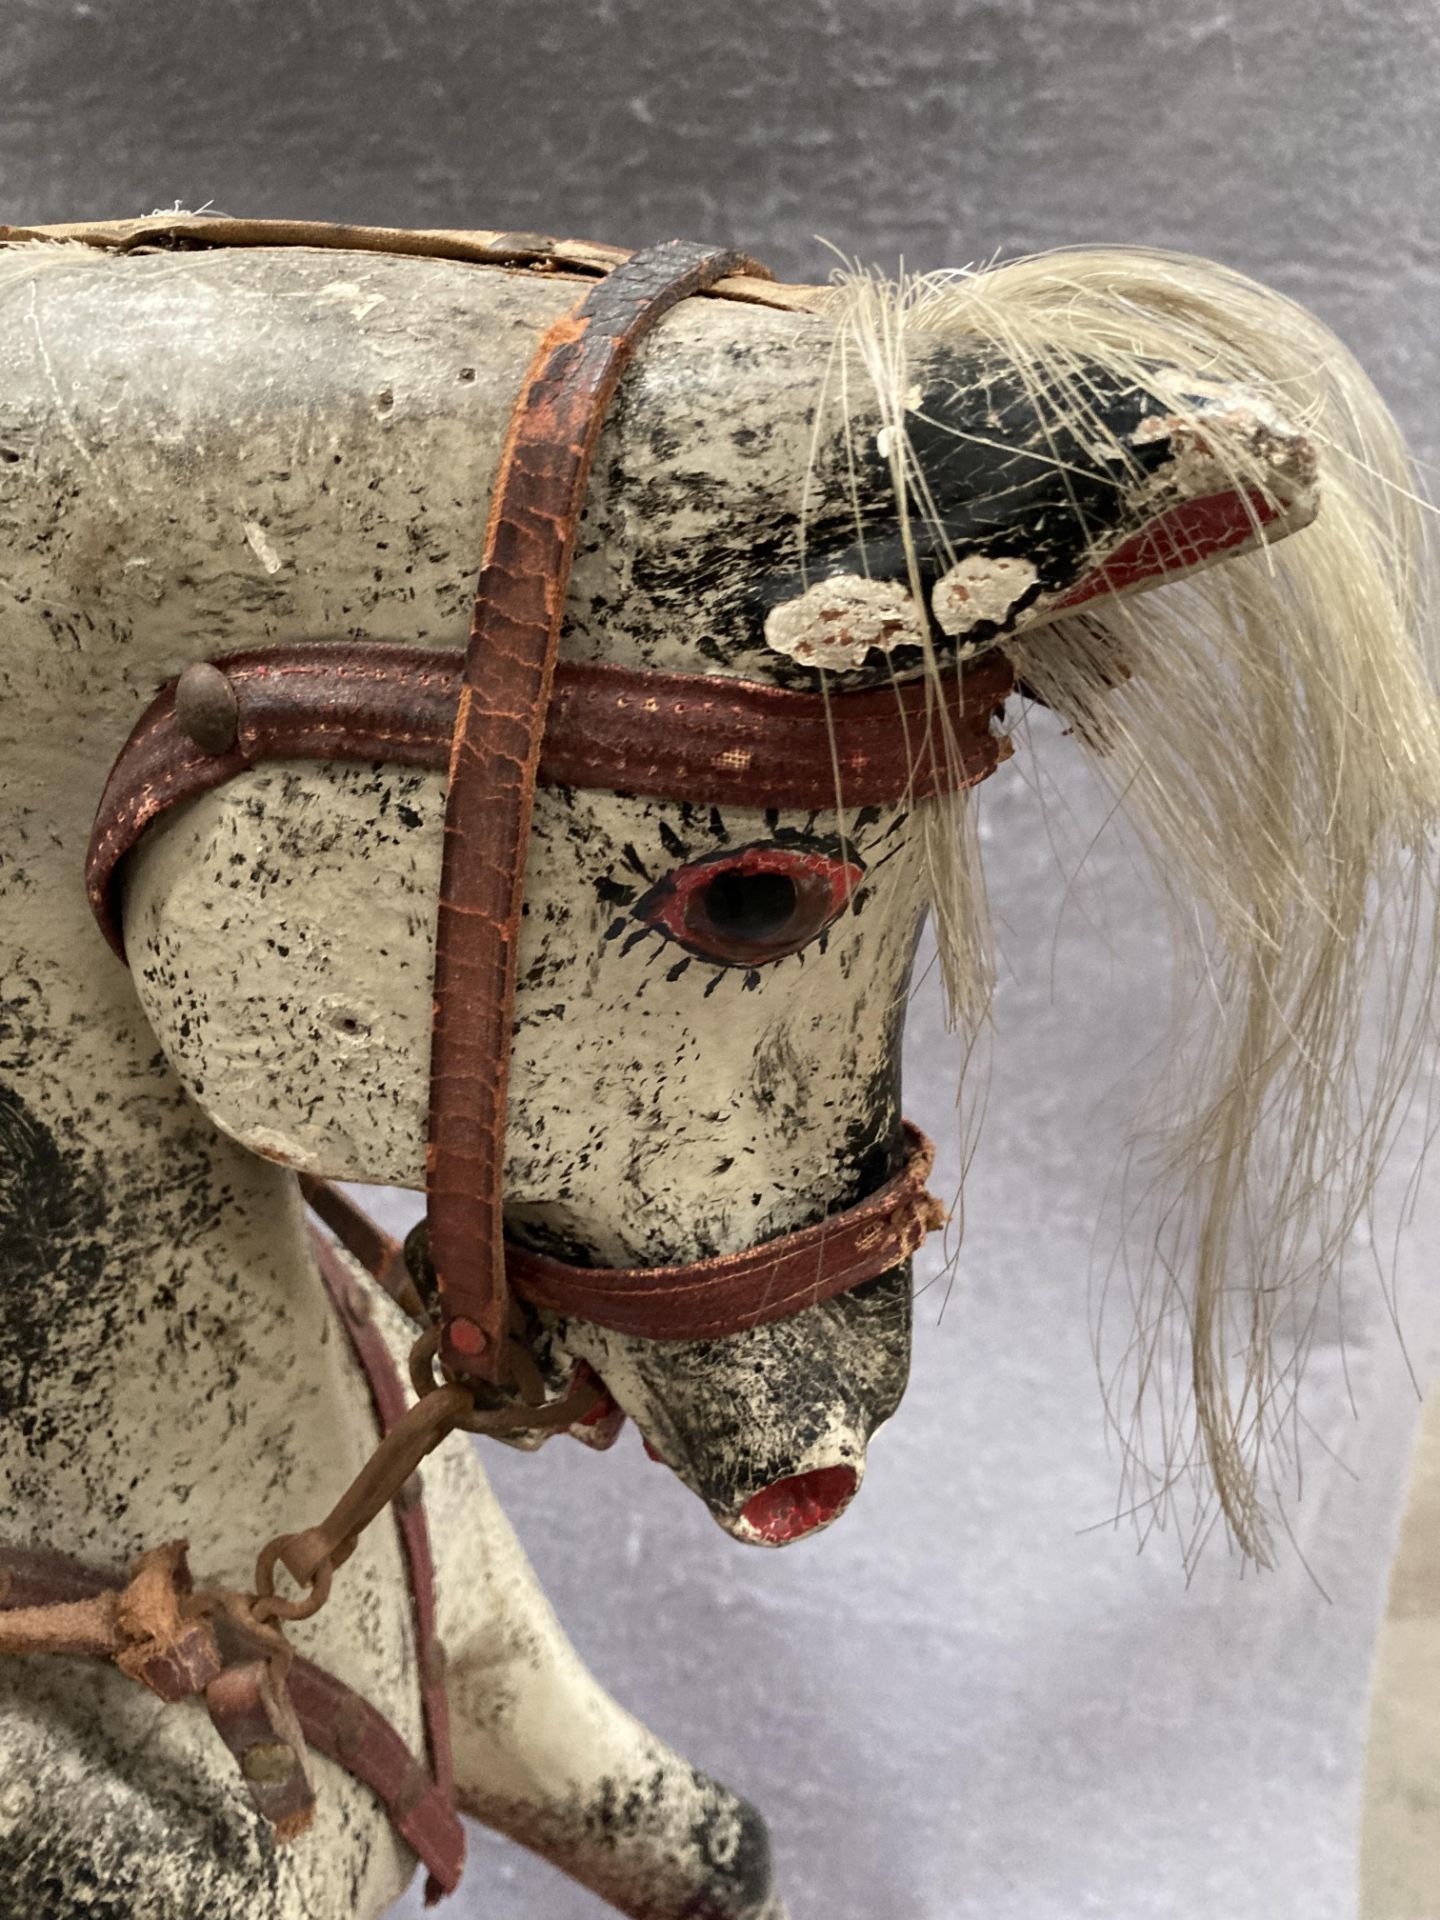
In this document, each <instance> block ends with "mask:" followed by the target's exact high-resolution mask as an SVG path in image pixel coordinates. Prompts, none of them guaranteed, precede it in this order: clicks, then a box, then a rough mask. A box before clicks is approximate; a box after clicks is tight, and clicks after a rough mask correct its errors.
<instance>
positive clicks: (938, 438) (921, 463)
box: [760, 350, 1317, 656]
mask: <svg viewBox="0 0 1440 1920" xmlns="http://www.w3.org/2000/svg"><path fill="white" fill-rule="evenodd" d="M897 470H898V472H899V474H901V475H903V479H904V483H905V484H904V490H905V493H906V494H907V496H908V501H909V505H908V511H907V512H906V514H905V515H904V516H902V514H901V513H900V511H899V509H898V508H897V494H898V491H899V489H898V488H897ZM851 472H852V474H853V482H852V486H851V490H850V492H851V499H850V506H851V510H852V511H851V518H850V522H849V525H848V526H847V527H846V528H845V529H844V532H843V535H842V537H841V538H840V539H839V540H837V541H833V542H829V543H827V542H826V540H825V539H824V536H823V531H822V530H821V529H820V528H819V527H818V525H817V527H816V529H815V531H814V532H813V533H812V535H811V538H810V539H809V541H808V542H807V548H806V566H805V574H806V582H808V583H809V584H808V587H807V584H806V582H802V581H801V580H800V579H799V578H798V576H796V575H786V576H783V577H780V578H772V579H771V580H769V581H768V582H766V583H764V585H763V586H762V587H761V589H760V592H761V594H762V596H763V598H764V600H765V601H766V602H767V603H768V604H767V617H768V616H770V615H773V614H774V613H776V612H777V611H778V610H779V609H782V608H783V609H784V610H785V611H784V614H783V616H782V618H784V619H786V620H789V621H791V622H792V623H793V621H794V619H795V618H796V615H795V613H793V612H792V611H791V610H792V608H794V605H795V602H796V601H797V600H803V598H804V595H805V593H806V592H807V591H809V592H811V593H821V592H825V591H831V592H832V593H833V585H834V583H835V582H836V581H837V578H839V577H841V576H850V575H854V576H855V577H856V578H857V579H859V580H863V581H865V582H866V583H867V587H869V588H870V590H871V591H876V590H878V583H881V582H894V583H896V586H897V588H898V590H899V591H900V592H902V593H903V592H905V591H906V587H907V586H908V584H909V583H910V582H911V581H913V573H912V571H911V569H912V563H913V564H914V565H915V566H918V571H919V574H920V579H921V582H922V584H923V587H924V589H925V592H926V594H927V596H928V599H929V605H930V613H931V616H932V619H933V621H934V625H935V627H936V629H937V630H938V631H939V633H940V634H942V635H944V636H945V637H946V638H947V639H948V640H950V641H951V642H953V643H954V644H955V647H956V649H957V650H958V651H959V652H960V654H961V655H962V656H963V655H965V654H972V653H976V652H979V651H981V650H982V649H983V648H985V647H987V646H990V645H991V644H993V643H994V642H995V641H996V640H999V639H1003V638H1005V637H1006V636H1008V635H1010V634H1014V633H1019V632H1022V631H1024V630H1025V629H1026V628H1028V627H1033V626H1038V625H1041V624H1043V623H1045V622H1046V621H1049V620H1054V619H1057V618H1060V617H1061V616H1063V615H1065V614H1068V613H1072V612H1074V611H1075V610H1076V609H1077V608H1079V607H1082V606H1085V605H1087V604H1089V603H1090V602H1091V601H1094V600H1098V599H1104V598H1109V597H1112V596H1114V595H1117V594H1130V593H1136V592H1140V591H1143V590H1144V589H1145V588H1147V587H1151V586H1155V585H1158V584H1159V583H1160V582H1162V581H1165V580H1171V579H1174V578H1175V577H1176V576H1177V575H1180V574H1185V573H1190V572H1193V571H1195V570H1196V569H1198V568H1200V567H1205V566H1208V565H1210V564H1211V563H1212V562H1214V561H1216V560H1220V559H1224V558H1228V557H1230V556H1231V555H1236V554H1242V553H1246V552H1249V551H1251V550H1252V549H1254V548H1255V547H1257V546H1259V545H1261V544H1268V543H1270V542H1271V541H1273V540H1276V539H1279V538H1281V537H1283V536H1284V535H1285V534H1287V533H1290V532H1293V531H1294V530H1296V529H1297V528H1299V527H1302V526H1304V525H1305V524H1306V523H1307V522H1308V521H1309V520H1311V519H1312V518H1313V517H1314V514H1315V511H1316V503H1317V494H1316V485H1315V472H1316V461H1315V454H1314V450H1313V448H1312V447H1311V445H1310V443H1309V441H1308V440H1307V438H1306V437H1305V435H1304V433H1303V432H1302V431H1301V430H1300V428H1299V427H1298V426H1296V425H1295V424H1293V423H1292V422H1290V421H1288V420H1286V419H1285V418H1284V417H1283V416H1282V415H1281V414H1280V413H1279V412H1278V411H1277V409H1276V408H1275V407H1274V406H1273V405H1272V404H1271V403H1270V402H1269V401H1268V400H1266V399H1264V398H1263V397H1262V396H1261V395H1260V394H1259V393H1257V392H1254V391H1252V390H1250V389H1248V388H1246V387H1244V386H1241V385H1238V384H1234V383H1227V382H1221V381H1211V380H1205V379H1202V378H1198V377H1195V376H1188V377H1187V376H1186V375H1184V374H1182V373H1181V372H1180V371H1179V370H1178V369H1170V368H1166V367H1163V366H1156V367H1147V368H1146V369H1145V378H1144V381H1143V383H1141V382H1140V381H1138V380H1137V379H1136V377H1135V376H1134V375H1133V374H1130V375H1122V374H1119V373H1117V372H1114V371H1112V370H1110V369H1108V368H1106V367H1105V366H1103V365H1101V364H1099V363H1095V362H1086V361H1083V360H1079V361H1071V362H1069V363H1067V365H1066V366H1065V367H1064V369H1063V371H1061V370H1052V371H1048V372H1043V373H1042V372H1039V371H1037V370H1036V369H1022V368H1021V367H1020V366H1019V365H1018V364H1017V362H1016V361H1015V360H1014V359H1013V358H1010V357H1007V356H1003V355H1001V354H999V353H997V352H995V351H994V350H986V351H984V352H973V351H971V352H963V353H962V352H958V351H954V350H951V351H944V350H940V351H934V350H932V351H931V352H930V353H929V354H927V356H926V364H925V368H924V377H923V379H922V380H920V381H917V382H915V383H914V384H912V386H911V388H910V391H909V395H908V396H907V406H906V410H905V413H904V419H903V425H902V426H901V427H900V428H899V429H898V430H897V429H894V428H882V429H881V430H880V431H879V432H878V433H876V432H873V431H871V432H869V433H861V432H856V434H855V435H854V443H853V445H852V448H851ZM872 583H873V584H872Z"/></svg>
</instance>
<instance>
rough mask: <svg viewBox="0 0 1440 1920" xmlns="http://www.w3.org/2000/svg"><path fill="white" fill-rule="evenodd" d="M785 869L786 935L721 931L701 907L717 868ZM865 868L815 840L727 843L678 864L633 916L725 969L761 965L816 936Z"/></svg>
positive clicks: (746, 870) (735, 870)
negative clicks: (791, 900) (752, 936)
mask: <svg viewBox="0 0 1440 1920" xmlns="http://www.w3.org/2000/svg"><path fill="white" fill-rule="evenodd" d="M735 873H738V874H757V873H775V874H783V875H784V877H785V878H786V879H787V880H789V881H790V882H791V883H792V884H793V886H794V888H795V895H796V909H795V913H794V914H793V915H792V918H791V928H790V931H789V932H787V933H786V934H785V935H784V936H783V937H779V938H774V939H768V940H748V939H744V938H740V937H737V936H735V935H733V934H728V933H726V932H724V931H723V930H722V929H721V928H719V927H717V926H715V925H714V923H713V922H712V921H711V920H710V919H709V916H708V915H707V914H706V912H705V906H704V896H705V892H706V889H707V888H708V887H709V885H710V883H711V882H712V881H713V880H714V879H715V878H716V877H717V875H718V874H735ZM864 877H865V869H864V867H862V866H861V865H860V864H859V862H858V861H857V860H855V859H849V860H846V859H842V858H841V857H840V856H839V855H838V854H834V853H827V852H825V851H824V850H823V849H822V848H819V847H815V846H808V847H804V846H796V847H783V846H776V845H775V844H774V842H773V841H762V842H759V843H757V844H756V845H754V846H749V847H733V848H727V849H726V850H725V851H724V852H723V853H711V854H706V855H705V856H704V857H703V858H701V859H699V860H692V861H690V862H689V863H688V864H687V865H686V866H683V867H676V868H675V869H674V870H673V871H672V872H670V873H667V874H666V875H665V877H664V879H663V880H660V881H658V882H657V883H656V885H655V886H653V887H652V888H651V889H650V891H649V892H648V893H647V894H646V895H645V896H644V898H643V899H642V900H639V901H637V902H636V904H635V907H634V913H635V917H636V918H637V919H638V920H642V921H644V923H645V924H646V925H647V926H649V927H653V928H654V929H655V931H656V932H657V933H662V934H664V935H665V937H666V938H667V939H669V940H673V941H674V942H675V944H676V945H677V946H679V947H683V948H684V949H685V951H686V952H687V953H692V954H694V955H695V956H696V957H697V958H699V959H702V960H711V961H714V962H715V963H716V964H717V965H719V966H725V967H763V966H768V965H770V964H771V963H772V962H774V961H776V960H785V959H788V958H789V957H790V956H791V955H792V954H796V953H799V952H800V951H801V950H802V949H803V948H805V947H808V946H809V945H810V944H811V942H812V941H814V940H818V939H819V937H820V935H821V934H823V933H824V932H825V931H826V930H827V929H828V928H829V927H831V926H833V925H834V923H835V921H836V920H837V919H838V918H839V916H840V915H841V914H842V913H843V912H844V911H845V909H846V907H848V906H849V905H850V903H851V901H852V900H853V899H854V898H855V894H856V891H857V889H858V888H859V886H860V883H861V881H862V880H863V879H864Z"/></svg>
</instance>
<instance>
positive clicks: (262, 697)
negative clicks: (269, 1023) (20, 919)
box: [86, 640, 1014, 959]
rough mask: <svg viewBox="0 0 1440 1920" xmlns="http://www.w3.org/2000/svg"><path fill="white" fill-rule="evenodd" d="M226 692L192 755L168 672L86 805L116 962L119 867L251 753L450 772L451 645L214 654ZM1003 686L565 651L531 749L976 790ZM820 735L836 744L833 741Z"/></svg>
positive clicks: (754, 803) (594, 763)
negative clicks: (803, 678) (842, 679)
mask: <svg viewBox="0 0 1440 1920" xmlns="http://www.w3.org/2000/svg"><path fill="white" fill-rule="evenodd" d="M210 664H211V665H213V666H214V667H215V668H217V669H218V670H219V671H220V672H221V673H222V674H223V675H224V677H225V680H226V682H227V683H228V685H229V688H230V690H231V692H232V694H233V695H234V701H235V717H234V740H233V744H231V745H230V746H228V747H226V748H224V749H223V750H222V751H219V752H206V751H205V749H204V748H203V747H200V746H198V745H197V744H196V742H195V741H194V740H193V739H192V738H191V737H190V736H189V735H188V734H187V733H186V732H185V731H184V728H183V727H182V725H181V723H180V720H179V719H178V718H177V715H176V697H175V692H176V683H173V682H172V684H171V685H170V686H168V687H166V688H165V690H164V691H163V692H162V693H161V694H160V695H159V696H158V697H157V698H156V699H155V700H154V701H152V703H151V705H150V706H149V707H148V708H147V709H146V711H145V713H144V714H143V716H142V717H141V719H140V721H139V723H138V724H137V725H136V727H135V730H134V732H133V733H132V734H131V735H130V738H129V740H128V741H127V742H126V743H125V746H124V747H123V748H122V750H121V752H120V756H119V758H118V759H117V760H116V762H115V765H114V767H113V768H112V769H111V772H110V777H109V779H108V780H107V781H106V783H105V792H104V795H103V797H102V799H101V802H100V809H99V812H98V813H97V814H96V817H95V825H94V829H93V831H92V833H91V838H90V848H89V853H88V856H87V860H86V881H87V885H88V887H89V892H90V904H91V906H92V908H93V909H94V912H95V917H96V919H97V920H98V921H99V922H100V926H101V928H102V929H103V931H104V934H105V938H106V939H107V940H108V941H109V942H110V944H111V946H112V947H113V948H114V949H115V951H116V952H117V953H118V954H119V955H120V956H121V958H122V959H123V958H124V951H125V948H124V936H123V933H122V931H121V923H120V899H119V888H118V873H119V866H120V862H121V861H122V860H123V859H124V857H125V855H126V854H127V853H128V852H129V851H130V850H131V848H132V847H133V846H134V845H135V843H136V842H137V841H138V840H139V838H140V836H141V834H142V833H144V831H145V829H146V828H147V827H148V826H150V825H151V824H152V822H154V821H155V820H158V819H160V818H161V817H162V816H163V815H164V814H166V813H168V812H169V810H170V809H171V808H172V807H174V806H178V805H179V804H180V802H181V801H184V800H194V799H196V798H198V796H199V795H200V794H202V793H209V792H210V791H211V790H212V789H213V788H215V787H219V786H223V785H224V783H225V782H226V781H227V780H231V779H233V778H234V777H235V775H236V774H237V773H243V772H244V771H245V769H246V768H247V767H251V766H254V765H255V764H256V763H257V762H259V761H264V760H284V759H298V760H358V761H372V760H389V761H393V762H395V763H396V764H398V765H400V766H409V767H433V768H436V769H444V768H447V767H448V766H449V761H450V745H451V741H452V738H453V736H454V732H455V711H456V706H457V704H458V701H459V697H460V677H461V671H462V667H463V664H464V655H463V654H462V653H461V652H460V651H459V649H457V648H427V647H407V646H404V645H401V644H394V643H390V642H385V641H374V640H367V641H353V640H332V641H326V640H318V641H308V642H298V643H291V644H289V645H284V644H282V645H277V646H271V647H254V648H247V649H245V650H244V651H243V652H238V653H230V654H223V655H220V656H218V657H217V658H216V659H215V660H214V661H213V662H211V663H210ZM1013 689H1014V675H1013V673H1012V671H1011V668H1010V666H1009V663H1008V662H1007V661H1005V660H1003V659H1002V658H1000V657H999V656H998V655H995V656H992V657H990V658H989V659H986V660H984V661H982V662H980V663H978V664H977V665H975V666H972V667H970V668H968V669H967V670H966V671H965V672H964V673H963V674H947V675H945V676H944V677H943V678H941V679H939V680H938V681H920V680H912V681H905V682H903V683H897V684H895V685H893V686H886V687H870V688H867V689H865V690H864V691H862V692H856V693H831V694H830V695H829V697H828V698H826V697H825V696H823V695H821V694H819V693H796V692H793V691H791V690H790V689H788V688H784V687H770V686H763V685H760V684H758V683H756V682H754V681H749V680H722V679H720V678H718V677H716V676H713V675H702V674H686V673H662V672H659V671H656V670H654V669H650V668H643V669H642V668H638V667H618V666H607V665H602V664H600V663H599V662H594V661H591V662H575V661H563V660H562V661H561V662H560V663H559V665H558V666H557V667H556V669H555V684H554V691H553V694H552V696H551V701H550V709H549V713H548V715H547V717H546V724H545V733H544V739H543V742H542V745H541V750H540V780H541V783H542V784H544V785H547V786H569V787H604V788H609V789H611V790H612V791H616V792H622V793H636V794H648V795H652V796H654V797H657V798H661V799H675V800H692V801H696V802H700V803H703V804H705V805H712V806H744V807H795V808H809V807H814V808H825V807H833V806H835V804H836V800H837V780H838V798H839V799H840V800H842V801H843V802H844V804H845V805H846V806H876V805H891V804H898V803H900V802H902V801H907V800H925V799H929V798H931V797H932V796H933V795H935V794H937V793H949V792H953V791H955V790H956V789H957V788H959V787H966V786H973V785H975V784H976V783H977V782H978V781H981V780H983V779H984V778H985V777H986V775H987V774H989V773H992V772H993V771H994V769H995V768H996V767H997V766H998V765H999V764H1000V762H1001V761H1002V760H1004V759H1006V758H1007V757H1008V755H1009V753H1010V745H1009V742H1008V741H1007V740H1005V739H1004V738H1003V737H1002V736H1000V735H998V734H997V733H995V732H994V731H993V727H992V722H993V720H994V718H995V716H996V714H997V712H998V710H999V708H1000V707H1001V706H1002V705H1003V703H1004V701H1005V699H1006V697H1007V696H1008V695H1009V694H1010V693H1011V692H1012V691H1013ZM832 741H833V750H832Z"/></svg>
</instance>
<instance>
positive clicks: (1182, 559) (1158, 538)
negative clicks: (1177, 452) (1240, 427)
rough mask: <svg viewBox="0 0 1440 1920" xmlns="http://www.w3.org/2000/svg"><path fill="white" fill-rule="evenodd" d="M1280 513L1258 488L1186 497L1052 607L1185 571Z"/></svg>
mask: <svg viewBox="0 0 1440 1920" xmlns="http://www.w3.org/2000/svg"><path fill="white" fill-rule="evenodd" d="M1279 517H1280V514H1279V509H1278V508H1277V507H1276V505H1275V503H1274V502H1273V501H1272V500H1267V499H1266V498H1265V496H1264V494H1262V493H1256V492H1255V491H1254V490H1253V489H1252V490H1250V491H1248V492H1246V493H1235V492H1230V493H1212V494H1208V495H1207V496H1206V497H1205V498H1204V499H1203V500H1186V501H1183V502H1182V503H1181V504H1180V505H1179V506H1177V507H1171V508H1170V509H1169V511H1168V512H1166V513H1162V514H1160V515H1159V516H1158V517H1157V518H1156V519H1154V520H1151V521H1150V522H1149V523H1148V524H1147V525H1146V526H1143V527H1142V528H1141V529H1140V531H1139V532H1138V533H1133V534H1131V536H1130V538H1129V539H1128V540H1125V541H1123V542H1122V543H1121V544H1120V545H1119V546H1118V547H1117V548H1116V549H1115V551H1114V553H1112V554H1111V555H1110V557H1109V559H1108V560H1106V561H1105V562H1104V564H1103V565H1102V566H1099V567H1096V568H1095V569H1094V570H1093V572H1090V573H1087V574H1085V575H1084V576H1083V577H1082V578H1081V579H1079V580H1077V581H1076V582H1075V585H1074V586H1073V587H1071V588H1070V589H1069V591H1068V592H1067V593H1065V594H1062V595H1061V597H1060V599H1059V600H1057V601H1055V603H1054V605H1053V607H1052V609H1051V611H1052V612H1068V611H1069V609H1070V608H1071V607H1078V606H1083V604H1084V603H1085V602H1086V601H1087V600H1096V599H1099V598H1100V596H1101V595H1102V594H1107V593H1124V592H1126V591H1127V590H1128V589H1129V588H1131V587H1138V586H1139V585H1141V583H1142V582H1143V581H1146V580H1161V579H1163V578H1164V577H1165V575H1166V574H1170V573H1185V572H1187V571H1188V570H1189V569H1190V568H1191V567H1197V566H1199V565H1200V564H1201V562H1202V561H1205V560H1211V559H1213V558H1214V557H1215V555H1216V554H1220V553H1228V552H1229V551H1230V549H1231V548H1232V547H1239V546H1243V545H1244V544H1245V543H1246V542H1247V541H1252V540H1254V539H1255V537H1256V530H1257V529H1258V528H1260V527H1265V526H1268V525H1269V524H1270V522H1271V521H1272V520H1278V519H1279Z"/></svg>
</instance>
